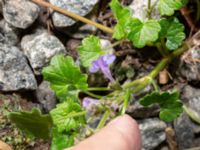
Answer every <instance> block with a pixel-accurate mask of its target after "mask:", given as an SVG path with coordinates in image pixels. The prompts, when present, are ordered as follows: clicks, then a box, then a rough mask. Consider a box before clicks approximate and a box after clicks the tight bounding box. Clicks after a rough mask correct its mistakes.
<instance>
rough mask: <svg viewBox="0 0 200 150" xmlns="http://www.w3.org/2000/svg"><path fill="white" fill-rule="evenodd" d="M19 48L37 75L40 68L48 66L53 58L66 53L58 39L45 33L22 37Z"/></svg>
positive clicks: (39, 72)
mask: <svg viewBox="0 0 200 150" xmlns="http://www.w3.org/2000/svg"><path fill="white" fill-rule="evenodd" d="M21 47H22V50H23V51H24V54H25V55H26V56H27V58H28V60H29V62H30V64H31V66H32V68H33V70H34V72H35V74H37V75H40V74H41V71H42V68H43V67H45V66H47V65H48V64H49V62H50V60H51V58H52V57H53V56H55V55H56V54H61V53H65V52H66V51H65V47H64V46H63V44H62V43H61V42H60V41H59V39H58V38H57V37H55V36H53V35H50V34H48V33H47V32H37V33H35V34H31V35H26V36H24V37H23V38H22V41H21Z"/></svg>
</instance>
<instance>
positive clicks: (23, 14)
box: [3, 0, 40, 29]
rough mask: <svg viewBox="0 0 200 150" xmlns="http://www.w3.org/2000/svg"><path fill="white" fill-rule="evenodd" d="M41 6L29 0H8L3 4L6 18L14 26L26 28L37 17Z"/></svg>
mask: <svg viewBox="0 0 200 150" xmlns="http://www.w3.org/2000/svg"><path fill="white" fill-rule="evenodd" d="M39 11H40V9H39V7H38V6H37V5H36V4H34V3H32V2H30V1H28V0H6V1H5V4H4V6H3V16H4V19H5V20H6V21H7V22H8V23H10V24H11V25H13V26H14V27H17V28H21V29H26V28H28V27H29V26H30V25H32V24H33V22H34V21H35V20H36V19H37V17H38V15H39Z"/></svg>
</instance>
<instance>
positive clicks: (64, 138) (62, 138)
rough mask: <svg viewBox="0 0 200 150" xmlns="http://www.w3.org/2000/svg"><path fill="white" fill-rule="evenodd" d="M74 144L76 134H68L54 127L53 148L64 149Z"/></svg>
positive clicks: (52, 149)
mask: <svg viewBox="0 0 200 150" xmlns="http://www.w3.org/2000/svg"><path fill="white" fill-rule="evenodd" d="M73 145H74V135H66V134H63V133H60V132H58V130H57V128H54V129H53V138H52V142H51V150H63V149H66V148H68V147H71V146H73Z"/></svg>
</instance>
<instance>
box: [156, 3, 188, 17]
mask: <svg viewBox="0 0 200 150" xmlns="http://www.w3.org/2000/svg"><path fill="white" fill-rule="evenodd" d="M186 3H187V1H186V0H159V2H158V9H159V11H160V14H161V15H167V16H171V15H173V14H174V11H175V10H179V9H181V8H182V7H183V6H184V5H185V4H186Z"/></svg>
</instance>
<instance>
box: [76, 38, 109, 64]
mask: <svg viewBox="0 0 200 150" xmlns="http://www.w3.org/2000/svg"><path fill="white" fill-rule="evenodd" d="M78 52H79V56H80V60H81V64H82V65H83V66H84V67H90V66H91V64H92V62H93V61H94V60H96V59H98V58H99V57H100V56H102V55H104V54H105V51H103V50H102V49H101V44H100V39H99V38H98V37H96V36H93V35H91V36H89V37H87V38H85V39H83V41H82V44H81V46H80V47H79V48H78Z"/></svg>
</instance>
